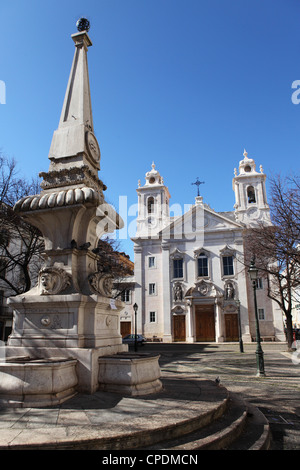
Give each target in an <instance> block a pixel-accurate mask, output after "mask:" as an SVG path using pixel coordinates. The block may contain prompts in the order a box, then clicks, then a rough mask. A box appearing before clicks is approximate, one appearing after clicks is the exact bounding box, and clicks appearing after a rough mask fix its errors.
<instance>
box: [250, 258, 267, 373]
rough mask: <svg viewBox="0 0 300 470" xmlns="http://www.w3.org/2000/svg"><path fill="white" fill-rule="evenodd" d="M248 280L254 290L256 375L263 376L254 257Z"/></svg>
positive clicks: (262, 354) (256, 272)
mask: <svg viewBox="0 0 300 470" xmlns="http://www.w3.org/2000/svg"><path fill="white" fill-rule="evenodd" d="M248 274H249V277H250V280H251V281H252V287H253V292H254V311H255V326H256V343H257V346H256V366H257V374H256V376H257V377H261V376H265V375H266V374H265V367H264V353H263V350H262V348H261V344H260V332H259V320H258V314H257V301H256V281H257V277H258V269H257V267H256V266H255V262H254V259H252V261H251V264H250V268H249V269H248Z"/></svg>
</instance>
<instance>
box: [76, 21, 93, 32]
mask: <svg viewBox="0 0 300 470" xmlns="http://www.w3.org/2000/svg"><path fill="white" fill-rule="evenodd" d="M76 27H77V29H78V31H79V32H80V33H81V32H82V31H89V29H90V22H89V20H87V19H86V18H79V20H78V21H77V23H76Z"/></svg>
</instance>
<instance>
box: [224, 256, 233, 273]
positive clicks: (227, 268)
mask: <svg viewBox="0 0 300 470" xmlns="http://www.w3.org/2000/svg"><path fill="white" fill-rule="evenodd" d="M223 274H224V276H232V275H233V256H223Z"/></svg>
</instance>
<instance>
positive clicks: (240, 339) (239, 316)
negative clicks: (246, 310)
mask: <svg viewBox="0 0 300 470" xmlns="http://www.w3.org/2000/svg"><path fill="white" fill-rule="evenodd" d="M236 304H237V308H238V322H239V343H240V352H241V353H243V352H244V345H243V339H242V325H241V301H240V300H236Z"/></svg>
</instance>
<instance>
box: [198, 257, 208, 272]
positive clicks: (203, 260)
mask: <svg viewBox="0 0 300 470" xmlns="http://www.w3.org/2000/svg"><path fill="white" fill-rule="evenodd" d="M198 276H208V260H207V257H206V256H199V258H198Z"/></svg>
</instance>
